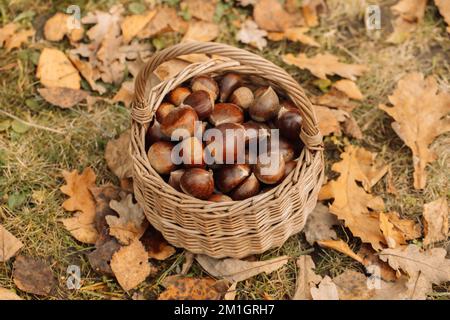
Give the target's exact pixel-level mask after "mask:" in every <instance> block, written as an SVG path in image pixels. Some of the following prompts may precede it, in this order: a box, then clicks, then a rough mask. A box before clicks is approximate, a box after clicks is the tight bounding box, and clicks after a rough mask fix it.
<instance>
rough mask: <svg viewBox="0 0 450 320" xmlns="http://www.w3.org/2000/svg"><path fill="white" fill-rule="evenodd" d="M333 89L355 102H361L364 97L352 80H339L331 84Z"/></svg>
mask: <svg viewBox="0 0 450 320" xmlns="http://www.w3.org/2000/svg"><path fill="white" fill-rule="evenodd" d="M333 87H334V88H336V89H338V90H339V91H342V92H343V93H345V94H346V95H347V96H348V97H349V98H351V99H355V100H363V99H364V96H363V94H362V93H361V91H360V90H359V88H358V86H357V85H356V83H355V82H353V81H352V80H347V79H343V80H339V81H336V82H335V83H334V84H333Z"/></svg>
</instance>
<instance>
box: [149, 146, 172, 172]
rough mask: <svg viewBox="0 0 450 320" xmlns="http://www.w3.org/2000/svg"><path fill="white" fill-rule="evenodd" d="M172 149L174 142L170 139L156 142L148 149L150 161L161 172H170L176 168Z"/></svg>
mask: <svg viewBox="0 0 450 320" xmlns="http://www.w3.org/2000/svg"><path fill="white" fill-rule="evenodd" d="M172 149H173V144H172V143H170V142H168V141H158V142H155V143H154V144H152V146H151V147H150V149H148V152H147V157H148V161H149V162H150V165H151V166H152V167H153V169H155V170H156V172H158V173H159V174H169V173H170V172H171V171H173V170H175V168H176V165H175V164H174V163H173V162H172Z"/></svg>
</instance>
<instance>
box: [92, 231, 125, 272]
mask: <svg viewBox="0 0 450 320" xmlns="http://www.w3.org/2000/svg"><path fill="white" fill-rule="evenodd" d="M120 248H121V245H120V244H119V242H118V241H117V240H116V239H110V240H108V241H106V242H103V243H102V244H100V245H98V244H97V245H96V249H95V250H94V251H92V252H91V253H89V254H88V255H87V257H88V260H89V263H90V265H91V267H92V269H94V271H95V272H97V273H99V274H104V275H113V271H112V269H111V259H112V257H113V255H114V253H116V252H117V251H119V249H120Z"/></svg>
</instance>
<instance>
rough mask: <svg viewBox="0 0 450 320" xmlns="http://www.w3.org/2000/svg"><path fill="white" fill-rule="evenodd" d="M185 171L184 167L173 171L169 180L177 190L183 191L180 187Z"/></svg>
mask: <svg viewBox="0 0 450 320" xmlns="http://www.w3.org/2000/svg"><path fill="white" fill-rule="evenodd" d="M184 172H185V170H184V169H178V170H175V171H172V172H171V173H170V176H169V181H168V183H169V185H170V186H172V187H173V188H174V189H175V190H177V191H180V192H181V191H182V190H181V187H180V180H181V176H182V175H183V173H184Z"/></svg>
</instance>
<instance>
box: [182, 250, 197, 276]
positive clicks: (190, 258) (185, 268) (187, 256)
mask: <svg viewBox="0 0 450 320" xmlns="http://www.w3.org/2000/svg"><path fill="white" fill-rule="evenodd" d="M194 259H195V255H194V254H193V253H192V252H189V251H185V252H184V263H183V265H182V266H181V272H180V274H181V275H186V274H187V273H188V272H189V270H190V269H191V267H192V264H193V263H194Z"/></svg>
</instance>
